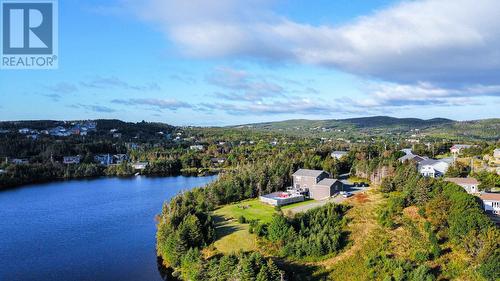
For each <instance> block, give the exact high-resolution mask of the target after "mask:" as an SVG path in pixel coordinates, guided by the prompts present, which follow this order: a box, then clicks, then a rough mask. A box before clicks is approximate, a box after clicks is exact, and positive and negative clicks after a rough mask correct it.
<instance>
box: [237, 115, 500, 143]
mask: <svg viewBox="0 0 500 281" xmlns="http://www.w3.org/2000/svg"><path fill="white" fill-rule="evenodd" d="M234 128H247V129H253V130H265V131H280V132H284V133H289V134H294V135H302V136H308V135H309V136H310V135H311V134H314V135H315V136H318V137H337V138H339V137H341V138H353V137H354V138H363V137H373V136H385V137H387V136H393V137H400V136H403V137H409V136H415V135H417V136H420V137H422V136H429V137H439V138H447V139H452V140H453V139H483V140H498V139H499V138H500V119H485V120H475V121H454V120H450V119H445V118H434V119H428V120H423V119H418V118H395V117H388V116H374V117H361V118H350V119H332V120H305V119H297V120H286V121H279V122H265V123H255V124H245V125H240V126H234Z"/></svg>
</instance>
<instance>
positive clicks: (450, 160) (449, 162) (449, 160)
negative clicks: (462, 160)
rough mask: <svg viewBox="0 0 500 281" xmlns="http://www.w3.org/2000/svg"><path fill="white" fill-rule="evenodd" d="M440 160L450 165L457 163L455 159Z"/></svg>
mask: <svg viewBox="0 0 500 281" xmlns="http://www.w3.org/2000/svg"><path fill="white" fill-rule="evenodd" d="M439 160H441V161H443V162H446V163H448V164H452V163H453V162H455V159H453V157H446V158H441V159H439Z"/></svg>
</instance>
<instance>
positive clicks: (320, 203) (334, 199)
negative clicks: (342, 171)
mask: <svg viewBox="0 0 500 281" xmlns="http://www.w3.org/2000/svg"><path fill="white" fill-rule="evenodd" d="M342 183H344V191H348V192H351V193H352V194H357V193H360V192H363V191H365V190H367V189H368V188H366V187H365V188H361V187H354V186H353V185H352V183H350V182H349V181H347V180H343V181H342ZM346 199H347V198H344V197H343V196H341V195H340V194H336V196H334V197H332V198H329V199H326V200H318V201H311V204H307V205H302V206H297V207H295V208H292V209H289V211H291V212H292V213H294V214H296V213H300V212H305V211H307V210H310V209H313V208H317V207H321V206H323V205H325V204H327V203H330V202H331V203H337V204H339V203H342V202H343V201H345V200H346Z"/></svg>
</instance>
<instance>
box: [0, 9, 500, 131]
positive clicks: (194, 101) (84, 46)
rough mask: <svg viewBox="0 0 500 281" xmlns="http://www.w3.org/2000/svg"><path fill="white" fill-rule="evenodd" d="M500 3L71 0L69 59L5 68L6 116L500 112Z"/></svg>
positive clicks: (217, 117) (1, 107)
mask: <svg viewBox="0 0 500 281" xmlns="http://www.w3.org/2000/svg"><path fill="white" fill-rule="evenodd" d="M208 2H210V3H208ZM309 2H314V3H309ZM499 12H500V3H499V2H498V1H495V0H479V1H478V0H476V1H472V0H435V1H432V0H427V1H388V0H386V1H383V0H370V1H352V0H337V1H331V0H321V1H299V0H293V1H284V0H274V1H273V0H268V1H266V0H255V1H252V2H251V3H250V1H235V0H219V1H201V0H142V1H139V0H113V1H95V0H93V1H77V0H64V1H60V2H59V69H57V70H50V71H49V70H36V71H27V70H22V71H20V70H17V71H13V70H0V119H1V120H28V119H64V120H74V119H95V118H117V119H122V120H126V121H141V120H146V121H160V122H166V123H171V124H175V125H191V124H192V125H229V124H241V123H251V122H261V121H274V120H285V119H296V118H306V119H330V118H335V119H339V118H349V117H359V116H372V115H390V116H396V117H418V118H425V119H427V118H433V117H446V118H452V119H457V120H470V119H480V118H492V117H500V116H499V110H498V108H500V82H499V81H498V77H500V76H499V74H500V49H499V48H498V46H499V44H500V30H499V29H498V25H499V24H500V18H498V16H497V15H498V13H499Z"/></svg>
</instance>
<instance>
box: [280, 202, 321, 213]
mask: <svg viewBox="0 0 500 281" xmlns="http://www.w3.org/2000/svg"><path fill="white" fill-rule="evenodd" d="M314 202H315V201H314V200H312V199H306V200H305V201H302V202H298V203H293V204H290V205H285V206H283V207H281V210H282V211H286V210H290V209H293V208H295V207H298V206H304V205H309V204H311V203H314Z"/></svg>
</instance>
